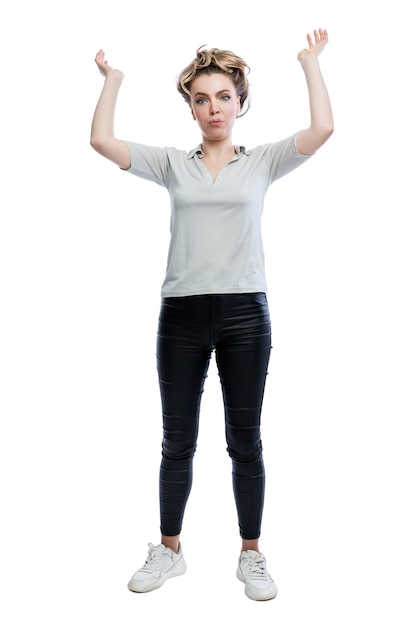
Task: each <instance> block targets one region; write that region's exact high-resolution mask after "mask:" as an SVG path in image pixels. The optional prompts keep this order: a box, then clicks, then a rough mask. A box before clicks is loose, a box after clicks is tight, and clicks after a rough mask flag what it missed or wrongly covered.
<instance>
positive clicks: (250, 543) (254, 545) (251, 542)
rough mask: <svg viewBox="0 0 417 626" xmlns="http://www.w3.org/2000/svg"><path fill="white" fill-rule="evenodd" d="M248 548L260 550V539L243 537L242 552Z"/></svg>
mask: <svg viewBox="0 0 417 626" xmlns="http://www.w3.org/2000/svg"><path fill="white" fill-rule="evenodd" d="M247 550H255V552H259V540H258V539H242V552H246V551H247Z"/></svg>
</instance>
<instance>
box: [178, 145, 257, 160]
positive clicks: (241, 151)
mask: <svg viewBox="0 0 417 626" xmlns="http://www.w3.org/2000/svg"><path fill="white" fill-rule="evenodd" d="M233 147H234V149H235V152H236V156H235V157H234V159H236V158H237V159H240V158H241V157H242V156H243V155H246V156H248V153H247V152H246V148H245V146H233ZM203 156H204V152H203V146H202V145H201V144H200V145H199V146H197V147H196V148H193V150H190V151H189V152H187V159H193V158H194V157H198V158H199V159H202V158H203ZM234 159H232V160H234Z"/></svg>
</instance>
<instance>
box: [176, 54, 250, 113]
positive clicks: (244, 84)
mask: <svg viewBox="0 0 417 626" xmlns="http://www.w3.org/2000/svg"><path fill="white" fill-rule="evenodd" d="M203 48H204V46H201V47H200V48H198V50H197V52H196V58H195V59H194V60H193V61H191V63H190V64H189V65H187V67H186V68H185V69H184V70H183V71H182V72H181V73H180V74H179V76H178V78H177V89H178V91H179V92H180V94H181V95H182V96H183V98H184V100H185V101H186V102H187V104H190V103H191V91H190V90H191V83H192V82H193V80H194V79H195V78H196V77H197V76H200V75H201V74H215V73H218V74H227V76H229V77H230V78H231V80H232V81H233V84H234V85H235V88H236V93H237V95H238V96H239V97H240V113H239V115H238V117H242V115H245V113H247V112H248V109H249V104H250V103H249V81H248V74H249V72H250V67H249V66H248V64H247V63H245V61H244V60H243V59H242V58H241V57H238V56H237V55H236V54H234V53H233V52H230V50H219V49H218V48H211V49H210V50H203Z"/></svg>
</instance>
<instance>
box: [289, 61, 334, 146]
mask: <svg viewBox="0 0 417 626" xmlns="http://www.w3.org/2000/svg"><path fill="white" fill-rule="evenodd" d="M301 65H302V68H303V70H304V74H305V79H306V83H307V89H308V97H309V104H310V127H309V128H308V129H306V130H305V131H301V133H300V135H299V141H298V142H297V143H298V144H299V145H298V146H297V147H298V149H299V150H300V152H302V153H303V154H313V153H314V152H315V151H316V150H318V148H320V146H322V145H323V144H324V143H325V141H327V139H328V138H329V137H330V136H331V134H332V133H333V129H334V124H333V113H332V106H331V103H330V98H329V93H328V91H327V87H326V84H325V82H324V79H323V75H322V72H321V68H320V64H319V61H318V59H317V58H316V57H312V58H308V59H304V60H303V62H302V64H301Z"/></svg>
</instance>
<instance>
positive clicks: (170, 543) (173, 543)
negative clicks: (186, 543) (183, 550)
mask: <svg viewBox="0 0 417 626" xmlns="http://www.w3.org/2000/svg"><path fill="white" fill-rule="evenodd" d="M161 543H162V544H163V545H164V546H165V547H166V548H170V549H171V550H172V551H173V552H175V553H176V554H178V552H179V551H180V536H179V535H175V536H174V537H168V536H166V535H162V536H161Z"/></svg>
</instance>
